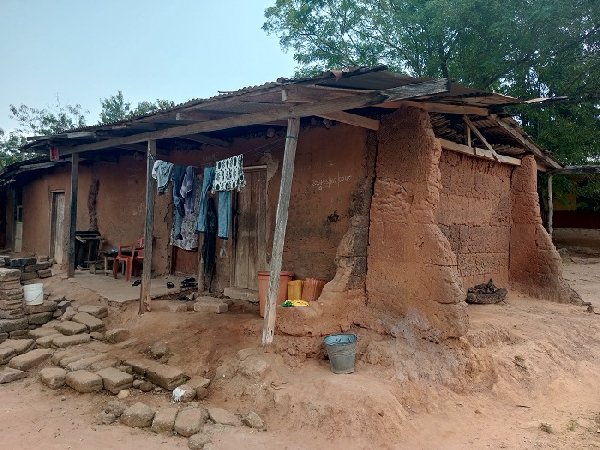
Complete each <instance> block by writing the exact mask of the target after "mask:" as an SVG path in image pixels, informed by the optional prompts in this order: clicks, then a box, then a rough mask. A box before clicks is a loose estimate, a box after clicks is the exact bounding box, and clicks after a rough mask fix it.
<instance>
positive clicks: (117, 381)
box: [96, 367, 133, 395]
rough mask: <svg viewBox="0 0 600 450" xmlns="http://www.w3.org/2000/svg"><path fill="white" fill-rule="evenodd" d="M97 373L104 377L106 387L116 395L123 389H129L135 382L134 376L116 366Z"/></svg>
mask: <svg viewBox="0 0 600 450" xmlns="http://www.w3.org/2000/svg"><path fill="white" fill-rule="evenodd" d="M96 374H97V375H100V376H101V377H102V383H103V386H104V389H105V390H107V391H109V392H110V393H111V394H114V395H117V394H118V393H119V392H120V391H122V390H123V389H129V388H130V387H131V384H132V383H133V376H131V375H129V374H128V373H125V372H121V371H120V370H119V369H116V368H114V367H107V368H106V369H102V370H99V371H98V372H96Z"/></svg>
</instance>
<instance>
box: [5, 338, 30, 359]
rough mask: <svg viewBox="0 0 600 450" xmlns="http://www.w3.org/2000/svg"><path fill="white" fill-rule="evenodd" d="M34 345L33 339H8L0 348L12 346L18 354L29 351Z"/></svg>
mask: <svg viewBox="0 0 600 450" xmlns="http://www.w3.org/2000/svg"><path fill="white" fill-rule="evenodd" d="M34 346H35V341H34V340H33V339H8V340H6V341H4V342H3V343H2V344H0V348H12V349H13V350H14V351H15V353H16V354H17V355H20V354H21V353H25V352H27V351H29V350H30V349H32V348H33V347H34Z"/></svg>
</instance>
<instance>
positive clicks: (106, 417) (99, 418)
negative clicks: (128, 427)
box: [95, 411, 117, 425]
mask: <svg viewBox="0 0 600 450" xmlns="http://www.w3.org/2000/svg"><path fill="white" fill-rule="evenodd" d="M95 418H96V423H99V424H101V425H110V424H111V423H114V422H115V421H116V420H117V416H115V415H114V414H111V413H107V412H104V411H100V412H99V413H98V414H96V417H95Z"/></svg>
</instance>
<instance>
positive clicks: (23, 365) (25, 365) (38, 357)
mask: <svg viewBox="0 0 600 450" xmlns="http://www.w3.org/2000/svg"><path fill="white" fill-rule="evenodd" d="M52 353H53V352H52V350H50V349H47V348H38V349H36V350H31V351H30V352H28V353H23V354H22V355H18V356H15V357H14V358H13V359H11V360H10V362H9V363H8V366H9V367H11V368H13V369H18V370H29V369H31V368H32V367H35V366H37V365H38V364H41V363H42V362H44V361H46V360H47V359H48V358H50V357H51V356H52Z"/></svg>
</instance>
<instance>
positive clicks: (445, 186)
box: [436, 150, 513, 288]
mask: <svg viewBox="0 0 600 450" xmlns="http://www.w3.org/2000/svg"><path fill="white" fill-rule="evenodd" d="M512 170H513V166H509V165H507V164H500V163H497V162H493V161H486V160H483V159H478V158H473V157H470V156H467V155H462V154H460V153H457V152H452V151H447V150H444V151H442V156H441V158H440V172H441V175H442V178H441V180H442V190H441V193H440V202H439V206H438V208H437V211H436V218H437V222H438V226H439V227H440V230H442V232H443V233H444V235H445V236H446V238H447V239H448V241H449V242H450V246H451V248H452V251H453V252H454V253H455V254H456V257H457V267H458V273H459V274H460V276H461V279H462V282H463V286H464V287H465V288H469V287H472V286H474V285H476V284H479V283H484V282H487V281H488V280H489V279H490V278H492V279H493V280H494V283H495V284H496V285H497V286H501V287H508V261H509V251H510V215H511V206H512V205H511V194H510V177H511V172H512Z"/></svg>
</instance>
